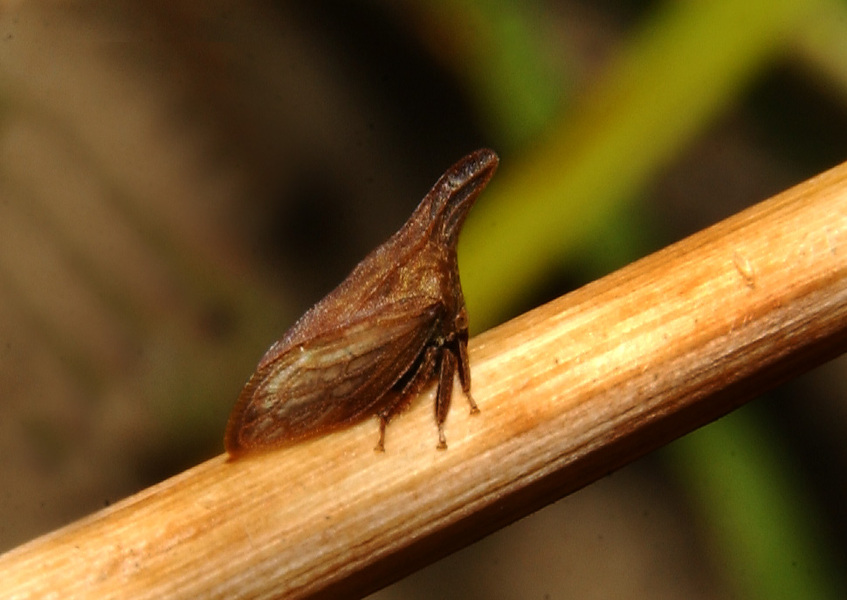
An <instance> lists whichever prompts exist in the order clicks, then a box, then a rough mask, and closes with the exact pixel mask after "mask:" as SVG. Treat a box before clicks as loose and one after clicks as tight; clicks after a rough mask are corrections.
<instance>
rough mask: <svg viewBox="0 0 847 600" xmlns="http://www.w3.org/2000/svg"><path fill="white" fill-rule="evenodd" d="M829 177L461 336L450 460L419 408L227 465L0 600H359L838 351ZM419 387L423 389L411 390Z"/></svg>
mask: <svg viewBox="0 0 847 600" xmlns="http://www.w3.org/2000/svg"><path fill="white" fill-rule="evenodd" d="M845 328H847V166H845V165H842V166H840V167H838V168H836V169H834V170H832V171H829V172H827V173H825V174H823V175H821V176H818V177H816V178H815V179H812V180H810V181H808V182H806V183H804V184H802V185H800V186H798V187H796V188H793V189H791V190H789V191H787V192H785V193H783V194H781V195H779V196H777V197H775V198H773V199H771V200H769V201H767V202H765V203H762V204H760V205H757V206H755V207H753V208H751V209H749V210H746V211H744V212H742V213H740V214H738V215H736V216H735V217H733V218H730V219H728V220H726V221H724V222H722V223H720V224H718V225H716V226H714V227H712V228H710V229H707V230H705V231H703V232H700V233H699V234H697V235H694V236H692V237H690V238H688V239H686V240H683V241H682V242H680V243H678V244H675V245H673V246H671V247H669V248H666V249H665V250H663V251H661V252H658V253H656V254H654V255H652V256H650V257H648V258H645V259H643V260H640V261H638V262H636V263H634V264H632V265H630V266H628V267H626V268H624V269H622V270H620V271H618V272H616V273H614V274H612V275H610V276H608V277H605V278H603V279H602V280H599V281H597V282H595V283H592V284H590V285H588V286H586V287H584V288H582V289H580V290H578V291H576V292H574V293H572V294H568V295H567V296H565V297H563V298H560V299H559V300H556V301H554V302H552V303H550V304H548V305H546V306H543V307H541V308H539V309H537V310H534V311H532V312H530V313H528V314H526V315H523V316H522V317H519V318H517V319H515V320H513V321H511V322H509V323H507V324H505V325H503V326H501V327H498V328H496V329H494V330H492V331H489V332H487V333H485V334H483V335H481V336H479V337H477V338H475V339H474V340H472V343H471V368H472V371H473V385H474V395H475V397H476V399H477V402H478V404H479V407H480V409H481V411H482V412H481V413H480V414H479V415H475V416H472V417H471V416H469V415H468V409H467V406H466V405H465V404H464V403H463V402H461V396H460V392H459V391H458V390H457V392H456V396H457V398H456V402H454V407H453V410H452V412H451V415H450V418H449V419H448V421H447V434H448V440H449V443H450V447H449V449H448V450H447V451H444V452H441V451H437V450H435V444H436V441H437V440H436V439H435V436H434V434H433V425H432V422H433V415H432V413H431V410H432V409H431V407H432V402H431V399H430V398H429V397H428V398H427V400H419V401H417V402H416V403H415V404H414V406H413V408H412V410H410V411H409V412H408V413H406V414H405V415H403V416H401V417H399V418H398V419H397V420H396V423H395V424H394V425H393V427H392V428H391V429H390V430H389V431H388V436H387V439H386V452H385V453H384V454H379V453H374V452H373V450H372V448H373V440H374V436H375V433H376V430H377V423H376V422H375V421H368V422H365V423H362V424H360V425H357V426H355V427H353V428H351V429H349V430H344V431H339V432H337V433H333V434H330V435H328V436H325V437H322V438H319V439H315V440H312V441H310V442H305V443H301V444H298V445H294V446H292V447H289V448H284V449H281V450H279V451H274V452H270V453H267V454H262V455H258V456H254V457H246V458H244V459H242V460H238V461H235V462H231V463H227V462H226V460H225V458H224V457H223V456H221V457H218V458H216V459H213V460H211V461H208V462H206V463H204V464H201V465H199V466H197V467H195V468H193V469H191V470H189V471H187V472H185V473H183V474H181V475H179V476H177V477H174V478H172V479H170V480H168V481H165V482H163V483H161V484H159V485H157V486H154V487H153V488H150V489H148V490H146V491H144V492H141V493H140V494H138V495H136V496H134V497H131V498H128V499H126V500H125V501H123V502H121V503H119V504H116V505H114V506H112V507H110V508H108V509H106V510H103V511H101V512H99V513H97V514H94V515H92V516H90V517H88V518H86V519H83V520H81V521H79V522H77V523H74V524H72V525H70V526H68V527H65V528H63V529H60V530H58V531H56V532H54V533H52V534H49V535H46V536H44V537H42V538H40V539H37V540H34V541H33V542H30V543H29V544H26V545H24V546H21V547H20V548H18V549H15V550H13V551H11V552H9V553H7V554H6V555H4V556H2V557H0V573H2V583H0V586H2V591H3V596H4V597H21V596H25V595H28V594H32V595H40V594H43V593H46V592H48V591H54V592H59V593H60V595H61V596H62V597H77V596H79V597H91V598H98V599H99V598H109V597H125V598H156V599H158V598H283V597H286V598H289V597H303V596H307V595H311V594H315V593H323V594H325V595H327V596H329V595H334V596H356V595H359V594H361V593H364V592H367V591H370V590H372V589H375V588H377V587H380V586H382V585H384V584H386V583H389V582H390V581H392V580H394V579H397V578H398V577H400V576H402V575H404V574H406V573H407V572H409V571H411V570H414V569H416V568H419V567H420V566H422V565H423V564H425V563H426V562H428V561H430V560H432V559H433V558H435V557H437V556H439V555H442V554H445V553H447V552H448V551H450V550H452V549H455V548H456V547H458V546H460V545H463V544H466V543H467V542H469V541H471V540H473V539H475V538H477V537H479V536H481V535H483V534H485V533H487V532H490V531H492V530H494V529H495V528H497V527H499V526H501V525H503V524H505V523H507V522H510V521H512V520H514V519H516V518H519V517H521V516H523V515H525V514H527V513H529V512H530V511H532V510H534V509H536V508H538V507H539V506H541V505H542V504H544V503H545V502H547V501H550V500H552V499H554V498H557V497H559V496H561V495H563V494H565V493H567V492H571V491H573V490H575V489H577V488H579V487H580V486H583V485H585V484H587V483H588V482H590V481H592V480H595V479H597V478H599V477H602V476H603V475H605V474H606V473H608V472H609V471H611V470H612V469H614V468H616V467H619V466H621V465H623V464H625V463H627V462H629V461H631V460H633V459H635V458H637V457H639V456H641V455H643V454H644V453H645V452H647V451H649V450H651V449H653V448H656V447H657V446H660V445H662V444H664V443H666V442H668V441H670V440H672V439H674V438H675V437H677V436H679V435H681V434H683V433H685V432H687V431H690V430H692V429H695V428H696V427H698V426H700V425H702V424H704V423H706V422H708V421H710V420H712V419H714V418H716V417H717V416H719V415H722V414H724V413H726V412H727V411H729V410H731V409H732V408H734V407H735V406H737V405H739V404H740V403H741V402H743V401H744V400H746V399H748V398H749V397H750V396H751V395H753V394H755V393H758V392H760V391H762V390H764V389H766V388H769V387H772V386H773V385H774V384H775V383H777V382H778V381H780V380H783V379H786V378H789V377H793V376H795V375H796V374H798V373H799V372H801V371H803V370H805V369H806V368H808V367H811V366H813V365H815V364H818V363H820V362H822V361H824V360H826V359H827V358H829V357H831V356H834V355H836V354H837V353H840V352H842V351H843V350H844V349H845V344H846V342H845V339H846V338H847V336H845ZM431 393H432V391H431V390H429V391H428V392H427V394H426V395H427V396H429V394H431Z"/></svg>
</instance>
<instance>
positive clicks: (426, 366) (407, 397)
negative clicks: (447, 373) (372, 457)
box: [374, 346, 439, 452]
mask: <svg viewBox="0 0 847 600" xmlns="http://www.w3.org/2000/svg"><path fill="white" fill-rule="evenodd" d="M438 351H439V348H437V347H435V346H429V347H427V349H426V350H424V355H423V358H421V360H420V362H419V363H418V365H417V369H416V370H415V373H414V374H413V375H412V376H411V377H410V378H409V381H407V382H406V385H404V386H403V387H402V388H401V389H400V390H397V391H395V390H393V389H392V390H389V391H388V392H387V393H386V398H385V400H384V405H383V408H382V410H380V411H379V413H377V417H378V418H379V441H378V442H377V444H376V448H374V450H375V451H377V452H385V427H386V425H388V422H389V421H390V420H391V419H392V418H393V417H394V416H395V415H397V414H398V413H401V412H403V411H404V410H405V409H406V408H408V406H409V403H410V402H411V401H412V399H414V397H415V396H416V395H417V394H418V392H420V391H421V390H422V389H423V388H424V386H425V385H426V384H427V383H429V381H430V379H432V376H433V375H434V374H435V362H436V357H437V355H438Z"/></svg>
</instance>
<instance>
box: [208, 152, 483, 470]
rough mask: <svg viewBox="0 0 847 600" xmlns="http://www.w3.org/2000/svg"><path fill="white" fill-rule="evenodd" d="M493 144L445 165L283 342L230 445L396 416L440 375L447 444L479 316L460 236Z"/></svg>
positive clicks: (254, 380)
mask: <svg viewBox="0 0 847 600" xmlns="http://www.w3.org/2000/svg"><path fill="white" fill-rule="evenodd" d="M497 163H498V159H497V155H496V154H495V153H494V152H492V151H491V150H485V149H483V150H477V151H476V152H474V153H472V154H469V155H468V156H466V157H465V158H463V159H462V160H460V161H459V162H457V163H456V164H455V165H453V166H452V167H451V168H450V169H448V170H447V172H446V173H445V174H444V175H442V176H441V178H440V179H439V180H438V181H437V182H436V184H435V185H434V186H433V188H432V189H431V190H430V191H429V193H428V194H427V195H426V196H425V197H424V199H423V200H422V201H421V203H420V205H419V206H418V207H417V209H415V212H414V213H412V216H411V217H410V218H409V220H408V221H407V222H406V223H405V225H403V227H402V228H401V229H400V230H399V231H398V232H397V233H395V234H394V235H393V236H391V237H390V238H389V239H388V241H386V242H385V243H384V244H382V245H381V246H379V247H378V248H377V249H376V250H374V251H373V252H371V253H370V254H369V255H368V256H367V257H366V258H365V259H364V260H363V261H362V262H361V263H359V264H358V265H357V266H356V268H355V269H353V272H352V273H350V275H348V276H347V278H346V279H345V280H344V281H343V282H342V283H341V284H340V285H339V286H338V287H337V288H335V289H334V290H333V291H332V292H330V293H329V294H328V295H327V296H326V297H325V298H323V299H322V300H321V301H320V302H318V303H317V304H316V305H314V306H313V307H312V308H311V309H309V310H308V311H307V312H306V313H305V314H304V315H303V316H302V317H300V319H299V320H298V321H297V323H295V324H294V326H293V327H292V328H291V329H290V330H288V332H287V333H286V334H285V335H284V336H283V337H282V339H280V340H279V341H277V342H276V343H275V344H273V345H272V346H271V347H270V349H268V351H267V352H266V353H265V355H264V356H263V357H262V359H261V361H260V362H259V365H258V367H257V368H256V372H255V373H254V374H253V376H252V377H251V378H250V380H249V381H248V382H247V385H245V386H244V389H243V390H242V392H241V395H240V396H239V398H238V401H237V402H236V404H235V407H234V408H233V411H232V414H231V415H230V417H229V422H228V423H227V427H226V434H225V437H224V445H225V447H226V450H227V452H228V453H229V454H230V455H231V456H239V455H242V454H245V453H247V452H251V451H255V450H264V449H270V448H275V447H278V446H282V445H285V444H288V443H291V442H295V441H297V440H302V439H305V438H309V437H313V436H317V435H321V434H323V433H327V432H329V431H332V430H335V429H339V428H341V427H344V426H346V425H349V424H351V423H353V422H356V421H359V420H361V419H363V418H365V417H367V416H369V415H377V416H378V417H379V421H380V435H379V442H378V444H377V449H379V450H381V449H382V448H383V443H384V439H385V426H386V425H387V423H388V422H389V421H390V420H391V418H392V417H393V416H394V415H396V414H397V413H399V412H401V411H402V410H403V409H404V408H405V407H406V406H407V405H408V403H409V402H410V401H411V400H412V398H414V396H415V395H416V394H417V393H418V392H419V391H420V390H421V389H422V388H423V387H424V386H425V385H426V384H427V383H429V382H430V381H432V379H433V378H435V377H436V376H437V377H438V390H437V392H436V400H435V418H436V423H437V425H438V439H439V442H438V447H439V448H446V447H447V445H446V441H445V437H444V428H443V424H444V420H445V418H446V416H447V411H448V409H449V406H450V399H451V395H452V389H453V377H454V374H455V372H456V370H457V369H458V373H459V381H460V383H461V384H462V389H463V391H464V392H465V395H466V396H467V397H468V401H469V402H470V405H471V411H472V412H475V411H476V410H477V407H476V404H475V403H474V401H473V399H472V398H471V396H470V386H471V379H470V368H469V366H468V352H467V342H468V318H467V312H466V310H465V301H464V297H463V295H462V287H461V284H460V282H459V269H458V263H457V258H456V245H457V242H458V237H459V231H460V230H461V228H462V225H463V223H464V221H465V217H466V216H467V214H468V211H469V210H470V208H471V206H472V205H473V203H474V201H475V200H476V198H477V196H478V195H479V194H480V192H481V191H482V190H483V188H484V187H485V185H486V184H487V183H488V181H489V180H490V179H491V177H492V175H493V174H494V171H495V169H496V168H497Z"/></svg>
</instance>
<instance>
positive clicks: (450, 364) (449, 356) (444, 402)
mask: <svg viewBox="0 0 847 600" xmlns="http://www.w3.org/2000/svg"><path fill="white" fill-rule="evenodd" d="M455 374H456V355H455V354H453V352H452V351H451V350H449V349H447V348H444V350H443V352H442V353H441V370H440V373H439V375H438V391H437V392H436V393H435V422H436V423H437V424H438V446H436V448H438V449H439V450H445V449H446V448H447V439H446V438H445V437H444V420H445V419H446V418H447V411H448V410H450V400H451V398H452V397H453V375H455Z"/></svg>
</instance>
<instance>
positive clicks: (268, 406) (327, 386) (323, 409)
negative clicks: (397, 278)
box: [225, 299, 436, 455]
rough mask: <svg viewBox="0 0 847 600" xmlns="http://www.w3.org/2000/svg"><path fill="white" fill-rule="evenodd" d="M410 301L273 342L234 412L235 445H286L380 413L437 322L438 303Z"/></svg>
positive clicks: (231, 445) (232, 449)
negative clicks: (305, 336) (279, 344)
mask: <svg viewBox="0 0 847 600" xmlns="http://www.w3.org/2000/svg"><path fill="white" fill-rule="evenodd" d="M410 300H411V299H406V300H405V301H402V302H400V303H397V304H398V305H397V306H394V307H391V306H389V307H382V309H381V310H380V314H379V315H378V316H374V315H366V316H362V317H361V318H359V319H356V320H354V321H353V322H351V323H349V324H347V325H346V326H345V327H343V328H342V329H340V330H337V331H330V332H327V333H325V334H322V335H320V336H318V337H315V338H312V339H310V340H307V341H305V342H303V343H301V344H295V345H292V346H291V347H290V348H287V349H284V350H280V349H277V348H274V347H272V348H271V350H269V351H268V353H267V355H266V356H265V358H263V359H262V361H261V362H260V363H259V367H258V369H257V370H256V373H254V374H253V376H252V377H251V378H250V381H249V382H248V383H247V385H246V386H245V387H244V390H243V391H242V392H241V396H240V397H239V399H238V402H237V404H236V407H235V409H234V410H233V412H232V416H231V417H230V420H229V423H228V424H227V431H226V436H225V445H226V449H227V451H228V452H229V453H230V454H233V455H235V454H238V453H239V452H240V451H244V450H249V449H258V448H269V447H274V446H279V445H282V444H285V443H288V442H291V441H294V440H298V439H302V438H306V437H310V436H312V435H316V434H320V433H324V432H327V431H330V430H333V429H337V428H339V427H342V426H344V425H346V424H348V423H350V422H352V421H355V420H357V419H359V418H361V417H363V416H365V415H366V414H371V413H373V412H375V411H374V407H375V405H377V404H378V403H379V401H380V399H381V398H382V397H383V395H385V393H386V392H387V391H388V390H389V389H390V388H391V386H393V385H394V384H395V383H396V382H397V381H398V380H399V379H400V378H401V377H402V376H403V375H404V374H405V373H406V372H407V371H408V370H409V369H410V368H411V366H412V365H413V363H414V362H415V360H416V359H417V358H418V356H420V355H421V353H422V351H423V349H424V347H425V345H426V343H427V341H428V340H429V339H431V337H432V335H433V331H434V329H435V326H436V307H435V306H434V305H432V304H429V303H427V304H425V305H420V303H418V304H419V305H418V306H414V304H415V303H414V302H412V301H410Z"/></svg>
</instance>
